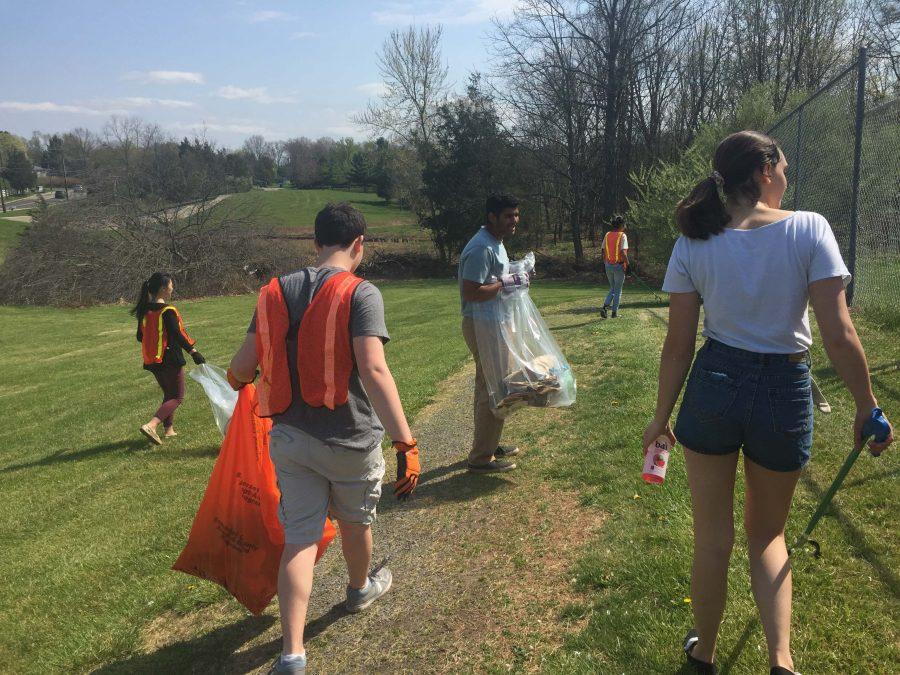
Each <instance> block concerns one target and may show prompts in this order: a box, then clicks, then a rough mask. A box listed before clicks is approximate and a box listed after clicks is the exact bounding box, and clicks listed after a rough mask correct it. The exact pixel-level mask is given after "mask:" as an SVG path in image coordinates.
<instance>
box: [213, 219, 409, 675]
mask: <svg viewBox="0 0 900 675" xmlns="http://www.w3.org/2000/svg"><path fill="white" fill-rule="evenodd" d="M365 230H366V223H365V219H364V218H363V216H362V214H361V213H360V212H359V211H357V210H356V209H354V208H353V207H351V206H350V205H349V204H329V205H328V206H326V207H325V208H324V209H323V210H322V211H321V212H319V214H318V215H317V216H316V251H317V252H318V254H319V257H318V261H317V262H316V265H315V267H308V268H306V269H303V270H300V271H298V272H295V273H293V274H289V275H287V276H284V277H280V278H279V279H278V287H279V288H280V290H281V294H282V296H283V298H284V307H282V306H281V305H280V304H279V305H278V307H280V308H281V309H283V310H286V314H287V318H288V323H289V328H288V329H287V335H284V336H281V335H279V336H275V337H272V338H270V340H271V344H273V345H276V346H280V340H282V339H284V340H285V343H284V346H285V347H286V348H287V355H286V362H284V363H281V364H280V367H282V368H287V369H288V372H289V373H290V382H291V384H290V387H291V397H290V399H291V400H290V404H289V405H287V407H286V409H284V410H283V411H281V412H279V413H278V414H275V415H273V420H274V423H275V424H274V426H273V427H272V432H271V434H270V437H269V453H270V455H271V456H272V462H273V463H274V465H275V472H276V476H277V478H278V487H279V489H280V490H281V509H280V513H279V516H280V519H281V522H282V524H283V526H284V535H285V545H284V553H283V554H282V559H281V566H280V568H279V572H278V601H279V606H280V611H281V625H282V631H283V648H282V654H281V656H279V658H278V659H277V660H276V662H275V664H274V665H273V668H272V670H273V672H276V673H302V672H305V669H306V652H305V650H304V647H303V629H304V624H305V622H306V610H307V606H308V604H309V594H310V590H311V588H312V579H313V567H314V565H315V559H316V550H317V544H318V542H319V540H320V539H321V537H322V531H323V526H324V524H325V518H326V515H328V514H330V515H331V517H332V518H334V519H336V520H337V522H338V526H339V528H340V531H341V548H342V549H343V552H344V558H345V559H346V562H347V571H348V573H349V584H348V586H347V601H346V608H347V610H348V611H350V612H358V611H361V610H363V609H365V608H367V607H368V606H369V605H371V604H372V603H373V602H374V601H375V600H377V599H378V598H379V597H381V596H382V595H383V594H384V593H386V592H387V591H388V590H389V589H390V587H391V583H392V576H391V572H390V570H388V569H387V568H386V567H381V568H380V569H378V570H376V571H372V572H370V571H369V566H370V564H371V560H372V531H371V524H372V522H373V521H374V520H375V507H376V505H377V503H378V499H379V497H380V496H381V479H382V477H383V476H384V470H385V467H384V458H383V456H382V453H381V440H382V437H383V436H384V433H385V431H387V433H388V434H389V435H390V437H391V440H392V441H393V445H394V448H395V449H396V450H397V484H396V487H395V490H394V492H395V494H396V495H397V497H398V499H405V498H407V497H408V496H409V495H410V494H411V493H412V491H413V489H415V486H416V484H417V482H418V477H419V471H420V469H419V458H418V457H419V456H418V448H417V445H416V440H415V439H414V438H413V436H412V433H411V432H410V430H409V425H408V424H407V422H406V417H405V415H404V413H403V406H402V405H401V403H400V396H399V394H398V393H397V387H396V384H395V383H394V378H393V376H392V375H391V372H390V370H389V369H388V366H387V363H386V361H385V357H384V343H386V342H387V341H388V332H387V328H386V326H385V321H384V304H383V302H382V299H381V293H379V292H378V289H377V288H375V286H374V285H372V284H371V283H369V282H366V281H363V282H362V283H360V284H359V285H358V286H356V287H355V289H354V290H352V296H351V299H350V303H351V304H350V316H349V326H338V327H337V331H334V330H333V327H332V330H330V331H325V333H324V334H325V335H332V334H333V333H334V332H336V333H337V335H338V336H340V335H344V336H347V335H348V334H349V339H350V341H351V345H350V348H351V350H352V361H353V363H352V370H351V371H350V377H349V382H338V383H337V384H338V386H346V388H347V392H346V394H347V401H346V403H343V404H339V405H335V406H334V408H333V409H331V408H330V407H328V405H327V404H326V405H322V406H316V405H310V404H308V403H307V400H309V399H310V398H311V397H310V396H309V395H307V396H306V397H304V396H303V395H302V392H301V388H300V379H299V377H298V376H297V373H298V360H299V359H300V358H301V357H300V355H299V354H298V334H299V333H300V331H301V320H302V318H303V315H304V313H305V312H306V310H307V308H308V307H309V306H310V304H311V303H312V302H313V301H314V299H315V298H316V295H317V293H318V292H319V291H320V290H322V289H323V287H324V286H325V285H326V284H327V283H328V281H329V279H331V278H333V277H334V276H335V275H338V274H344V276H345V277H346V273H347V272H351V273H352V272H353V271H354V270H356V268H357V267H358V266H359V264H360V263H361V262H362V258H363V239H364V234H365ZM335 281H336V282H340V279H336V280H335ZM354 281H356V280H354ZM323 297H325V298H327V297H328V296H327V295H326V296H323ZM267 306H268V305H267ZM267 311H268V310H267ZM331 318H332V317H331V316H330V315H329V319H328V321H330V320H331ZM258 320H259V317H258V316H257V315H256V314H254V317H253V320H252V321H251V323H250V328H249V329H248V331H247V336H246V338H245V340H244V344H243V345H242V346H241V348H240V350H239V351H238V352H237V354H235V356H234V358H233V359H232V361H231V368H230V370H229V376H230V378H231V379H232V380H234V382H233V383H232V384H233V386H235V385H237V386H240V383H245V382H250V381H252V380H253V379H254V376H255V372H256V368H257V366H258V365H259V361H260V355H259V354H257V346H256V332H257V322H258ZM275 325H276V324H275V323H271V324H267V326H266V327H265V330H262V331H261V335H262V336H266V335H269V334H270V331H269V329H270V328H271V327H272V326H275ZM302 330H303V333H302V335H303V336H307V335H308V334H307V333H306V331H307V330H312V331H314V333H316V334H317V331H319V330H323V331H324V330H325V329H324V328H322V327H321V326H318V325H315V326H310V327H306V324H304V328H303V329H302ZM309 335H310V337H313V334H309ZM263 339H266V338H265V337H264V338H263ZM304 339H306V337H304ZM338 339H339V337H334V343H329V342H328V338H326V339H325V340H326V341H325V344H326V346H325V350H328V349H329V347H328V345H329V344H332V345H333V349H332V350H331V352H330V357H329V358H330V360H331V361H332V362H333V361H334V359H336V358H339V356H337V355H339V354H340V353H342V351H346V350H342V349H341V347H342V345H341V344H338V343H337V340H338ZM313 342H314V341H313V340H310V341H309V342H304V348H303V349H304V351H303V358H304V359H309V358H320V359H323V360H325V359H326V356H325V353H324V352H323V353H322V354H321V355H313V356H311V355H310V353H309V351H307V350H308V349H309V348H308V347H307V346H306V345H307V344H311V343H313ZM344 358H346V359H350V358H351V357H350V355H349V353H347V355H346V356H345V357H344ZM347 365H348V367H349V365H350V364H349V362H348V363H347ZM301 366H302V364H301ZM274 367H275V366H270V368H274ZM305 372H310V371H305ZM263 375H266V373H265V372H264V373H263ZM335 379H337V378H335ZM267 381H271V378H269V379H268V380H267ZM273 390H274V387H273ZM285 392H286V390H284V391H283V392H281V393H285ZM309 393H310V392H307V394H309ZM312 398H314V397H312ZM305 399H306V400H305ZM314 403H315V401H314Z"/></svg>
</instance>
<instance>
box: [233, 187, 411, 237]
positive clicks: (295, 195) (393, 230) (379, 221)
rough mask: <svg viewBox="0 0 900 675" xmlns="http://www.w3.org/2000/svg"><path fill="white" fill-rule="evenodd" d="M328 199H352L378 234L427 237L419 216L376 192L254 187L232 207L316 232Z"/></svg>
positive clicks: (238, 196) (260, 219)
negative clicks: (319, 214)
mask: <svg viewBox="0 0 900 675" xmlns="http://www.w3.org/2000/svg"><path fill="white" fill-rule="evenodd" d="M328 202H350V203H351V204H352V205H353V206H355V207H356V208H358V209H359V210H360V211H362V213H363V215H364V216H365V217H366V222H367V223H368V225H369V231H370V233H371V235H372V236H375V237H412V238H425V236H426V235H425V233H424V232H423V230H421V228H419V227H418V226H417V225H416V219H415V216H414V215H413V214H412V213H411V212H409V211H406V210H404V209H401V208H400V207H399V206H397V205H395V204H388V203H387V202H385V201H384V200H383V199H381V198H380V197H379V196H378V195H376V194H375V193H374V192H353V191H349V190H294V189H290V188H284V189H279V190H252V191H250V192H242V193H239V194H236V195H234V196H232V197H230V198H229V199H228V201H227V202H226V204H227V205H229V206H235V207H240V208H242V209H250V210H251V211H252V212H253V214H254V215H255V216H256V219H257V220H258V222H260V223H261V224H266V225H272V226H275V227H277V228H283V229H290V230H297V231H299V232H306V233H310V234H311V233H312V231H313V225H314V223H315V219H316V214H317V213H318V212H319V211H320V210H321V208H322V207H323V206H325V204H327V203H328Z"/></svg>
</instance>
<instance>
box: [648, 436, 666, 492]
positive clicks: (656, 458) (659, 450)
mask: <svg viewBox="0 0 900 675" xmlns="http://www.w3.org/2000/svg"><path fill="white" fill-rule="evenodd" d="M671 449H672V442H671V441H670V440H669V438H668V436H660V437H659V438H657V439H656V440H655V441H653V443H651V444H650V446H649V447H647V448H646V449H645V450H644V473H643V476H642V477H643V479H644V480H645V481H646V482H648V483H662V482H663V481H664V480H665V479H666V468H667V467H668V465H669V452H670V451H671Z"/></svg>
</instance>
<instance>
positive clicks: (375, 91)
mask: <svg viewBox="0 0 900 675" xmlns="http://www.w3.org/2000/svg"><path fill="white" fill-rule="evenodd" d="M356 91H361V92H362V93H363V94H365V95H366V96H381V95H382V94H384V93H385V92H387V85H386V84H385V83H384V82H367V83H366V84H361V85H359V86H358V87H357V88H356Z"/></svg>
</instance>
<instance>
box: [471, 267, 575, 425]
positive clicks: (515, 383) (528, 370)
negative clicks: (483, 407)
mask: <svg viewBox="0 0 900 675" xmlns="http://www.w3.org/2000/svg"><path fill="white" fill-rule="evenodd" d="M533 270H534V253H529V254H528V255H526V256H525V257H524V258H522V260H517V261H514V262H511V263H510V264H509V273H510V274H514V273H530V272H532V271H533ZM472 319H473V323H474V325H475V339H476V341H477V343H478V356H479V359H480V361H481V368H482V371H483V373H484V379H485V382H486V384H487V389H488V393H489V394H490V400H491V408H492V410H493V411H494V414H495V415H496V416H497V417H500V418H503V417H506V416H507V415H509V414H510V413H511V412H512V411H513V410H516V409H517V408H521V407H524V406H534V407H542V408H562V407H565V406H570V405H572V404H573V403H575V389H576V383H575V375H574V374H573V373H572V368H571V367H570V366H569V362H568V361H566V357H565V356H563V353H562V350H561V349H560V348H559V344H558V343H557V342H556V339H555V338H554V337H553V334H552V333H551V332H550V328H549V327H548V326H547V324H546V323H545V322H544V319H543V317H541V313H540V312H539V311H538V308H537V307H536V306H535V304H534V302H533V301H532V300H531V296H530V295H529V294H528V289H527V288H519V289H516V290H514V291H509V292H507V291H500V293H499V294H498V295H497V297H496V298H495V299H493V300H489V301H488V302H480V303H473V311H472Z"/></svg>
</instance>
